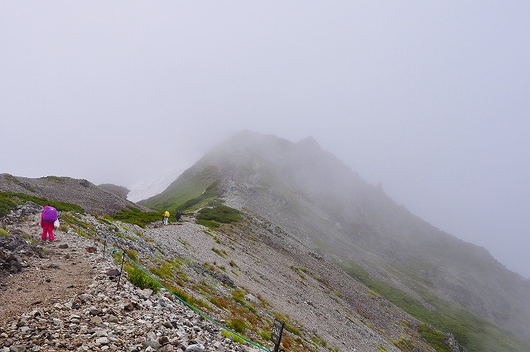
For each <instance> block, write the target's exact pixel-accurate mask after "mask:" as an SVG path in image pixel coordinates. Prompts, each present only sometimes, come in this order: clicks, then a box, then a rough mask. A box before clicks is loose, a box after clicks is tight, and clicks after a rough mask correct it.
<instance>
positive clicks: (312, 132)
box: [0, 1, 530, 277]
mask: <svg viewBox="0 0 530 352" xmlns="http://www.w3.org/2000/svg"><path fill="white" fill-rule="evenodd" d="M529 18H530V2H528V1H510V2H499V1H480V2H462V1H443V2H422V1H415V2H412V1H410V2H397V1H391V2H388V1H385V2H383V1H325V2H313V1H289V2H285V1H266V2H265V1H264V2H255V1H253V2H248V1H217V2H206V1H150V2H130V1H112V2H108V1H85V2H77V1H76V2H70V1H64V2H60V1H58V2H51V1H46V2H25V1H24V2H20V1H3V2H1V3H0V48H1V50H0V67H1V79H0V119H1V125H0V131H1V138H0V172H7V173H10V174H13V175H17V176H25V177H41V176H46V175H59V176H70V177H75V178H85V179H88V180H89V181H91V182H93V183H96V184H99V183H115V184H119V185H123V186H126V187H129V188H131V187H134V185H137V184H138V183H139V182H142V181H146V180H150V179H153V178H157V177H158V176H159V175H168V174H169V175H175V177H176V175H178V174H179V173H180V172H181V171H183V170H185V169H186V168H188V167H190V166H191V165H192V164H193V163H194V162H195V161H196V160H198V159H199V158H200V157H201V156H202V155H203V154H204V153H205V152H206V151H207V150H209V149H210V148H212V147H213V146H214V145H215V144H216V143H218V142H220V141H222V140H224V139H225V138H227V137H229V136H231V135H232V134H234V133H236V132H238V131H240V130H242V129H250V130H252V131H256V132H260V133H267V134H274V135H277V136H279V137H282V138H286V139H289V140H291V141H298V140H301V139H303V138H305V137H308V136H313V137H314V138H315V139H316V140H317V141H318V142H319V143H320V145H321V146H322V148H324V149H325V150H328V151H330V152H332V153H333V154H335V155H336V156H337V157H339V158H340V159H341V160H343V161H344V163H345V164H347V165H348V166H350V167H351V169H352V170H354V171H357V172H358V173H359V174H360V175H361V177H363V178H364V179H365V180H366V181H368V182H369V183H372V184H377V183H379V182H381V183H382V185H383V188H384V190H385V191H386V193H387V194H388V195H389V196H391V197H392V198H393V199H394V200H395V201H396V202H398V203H400V204H401V203H402V204H404V205H405V207H407V208H408V209H409V210H410V211H411V212H413V213H415V214H417V215H418V216H420V217H422V218H424V219H425V220H427V221H429V222H430V223H432V224H433V225H435V226H437V227H439V228H441V229H443V230H445V231H446V232H448V233H451V234H453V235H455V236H457V237H460V238H462V239H464V240H467V241H470V242H473V243H476V244H479V245H482V246H484V247H486V248H487V249H488V250H489V251H490V252H491V253H492V254H493V255H494V256H495V257H496V258H497V259H499V260H500V261H501V262H502V263H504V264H505V265H506V266H507V267H508V268H510V269H512V270H515V271H517V272H519V273H521V274H523V275H524V276H526V277H529V276H530V265H529V264H530V259H528V258H529V255H530V239H529V231H530V230H529V229H530V216H529V215H528V211H529V210H530V150H529V143H530V142H529V141H530V138H529V136H530V119H529V111H530V109H529V107H530V99H529V97H530V65H529V64H528V63H529V62H530V45H529V43H530V21H528V19H529Z"/></svg>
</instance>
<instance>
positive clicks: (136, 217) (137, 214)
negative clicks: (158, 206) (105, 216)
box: [110, 206, 162, 228]
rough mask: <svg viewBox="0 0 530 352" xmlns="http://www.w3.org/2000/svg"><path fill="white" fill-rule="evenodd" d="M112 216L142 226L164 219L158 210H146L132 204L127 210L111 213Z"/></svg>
mask: <svg viewBox="0 0 530 352" xmlns="http://www.w3.org/2000/svg"><path fill="white" fill-rule="evenodd" d="M110 217H111V218H112V219H114V220H120V221H123V222H126V223H129V224H135V225H138V226H140V227H142V228H145V226H146V225H147V224H148V223H151V222H155V221H159V220H161V219H162V215H161V214H159V213H158V212H153V211H151V212H144V211H141V210H140V209H137V208H134V207H132V206H129V207H127V209H126V210H122V211H120V212H118V213H116V214H114V215H111V216H110Z"/></svg>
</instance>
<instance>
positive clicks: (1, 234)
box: [0, 229, 9, 237]
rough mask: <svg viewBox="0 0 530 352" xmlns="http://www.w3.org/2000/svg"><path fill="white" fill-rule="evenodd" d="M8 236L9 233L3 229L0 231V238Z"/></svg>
mask: <svg viewBox="0 0 530 352" xmlns="http://www.w3.org/2000/svg"><path fill="white" fill-rule="evenodd" d="M6 236H9V232H7V231H6V230H4V229H0V237H6Z"/></svg>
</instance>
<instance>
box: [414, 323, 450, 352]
mask: <svg viewBox="0 0 530 352" xmlns="http://www.w3.org/2000/svg"><path fill="white" fill-rule="evenodd" d="M418 332H419V333H420V335H421V337H423V339H424V340H425V341H427V342H428V343H429V344H430V345H431V346H432V347H434V348H435V349H436V351H438V352H451V348H450V347H449V346H447V344H445V342H444V334H442V333H441V332H440V331H438V330H435V329H433V328H432V327H431V326H429V325H427V324H421V325H420V326H418Z"/></svg>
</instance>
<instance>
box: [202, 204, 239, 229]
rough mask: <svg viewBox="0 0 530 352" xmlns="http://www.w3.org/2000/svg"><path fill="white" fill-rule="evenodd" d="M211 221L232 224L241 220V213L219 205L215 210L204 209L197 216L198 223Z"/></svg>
mask: <svg viewBox="0 0 530 352" xmlns="http://www.w3.org/2000/svg"><path fill="white" fill-rule="evenodd" d="M199 220H207V221H208V220H210V221H217V222H220V223H223V224H230V223H233V222H237V221H239V220H241V212H240V211H239V210H237V209H234V208H230V207H228V206H226V205H217V206H215V207H213V208H203V209H201V210H200V211H199V213H198V214H197V221H199Z"/></svg>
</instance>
